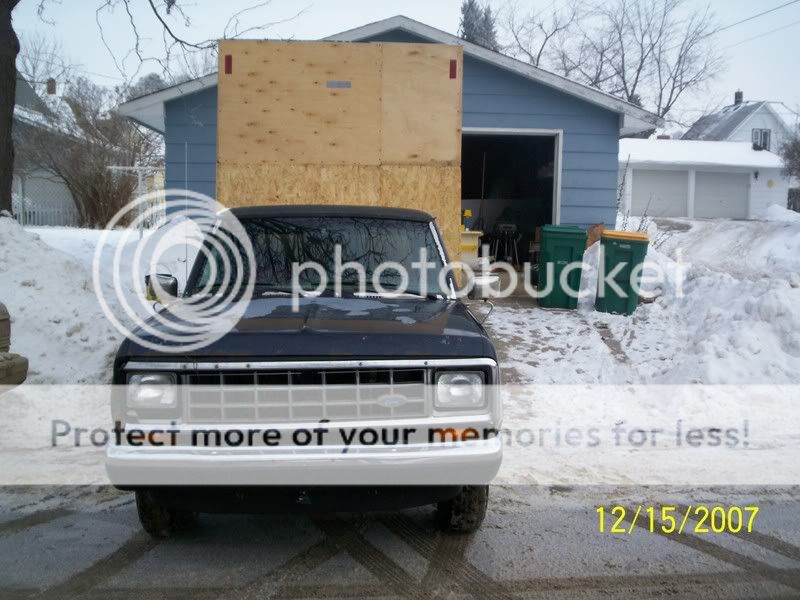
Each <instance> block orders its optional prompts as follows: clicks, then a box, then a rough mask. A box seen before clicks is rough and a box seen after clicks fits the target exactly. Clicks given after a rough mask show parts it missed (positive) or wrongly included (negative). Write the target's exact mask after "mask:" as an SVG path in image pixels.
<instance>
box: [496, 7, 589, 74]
mask: <svg viewBox="0 0 800 600" xmlns="http://www.w3.org/2000/svg"><path fill="white" fill-rule="evenodd" d="M580 14H581V9H580V5H579V4H578V3H571V4H567V5H566V6H564V7H563V8H560V9H557V8H555V7H553V8H552V10H549V9H541V10H538V11H536V10H531V11H530V12H529V13H525V14H523V13H521V12H520V10H519V8H518V7H511V8H510V9H508V10H507V12H506V16H505V18H504V19H503V24H502V27H503V30H504V33H505V34H506V35H507V36H508V37H509V38H510V39H511V43H510V44H509V45H508V46H507V47H506V50H507V51H508V52H509V53H510V54H511V55H512V56H515V57H517V58H521V59H522V60H525V61H527V62H529V63H530V64H532V65H533V66H535V67H538V66H539V65H540V63H542V61H543V59H544V58H545V56H546V53H547V52H549V51H550V50H551V47H553V46H554V45H556V42H558V41H559V40H560V38H562V37H563V36H564V35H565V34H568V33H569V32H570V31H571V29H572V27H573V25H574V24H575V23H576V22H577V21H578V20H579V18H580ZM555 60H558V59H557V57H556V58H555Z"/></svg>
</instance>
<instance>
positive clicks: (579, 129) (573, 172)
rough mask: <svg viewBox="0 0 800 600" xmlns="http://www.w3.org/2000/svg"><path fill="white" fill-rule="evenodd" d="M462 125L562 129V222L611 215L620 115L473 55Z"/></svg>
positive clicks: (605, 219) (607, 219)
mask: <svg viewBox="0 0 800 600" xmlns="http://www.w3.org/2000/svg"><path fill="white" fill-rule="evenodd" d="M463 124H464V127H507V128H525V129H527V128H531V129H561V130H562V131H563V132H564V136H563V149H562V150H563V152H562V163H561V223H563V224H565V225H580V226H583V227H585V226H588V225H591V224H594V223H605V224H606V225H608V226H613V225H614V222H615V221H616V189H617V171H618V169H619V164H618V144H619V141H618V138H619V115H618V114H617V113H615V112H612V111H609V110H606V109H604V108H601V107H599V106H595V105H594V104H590V103H588V102H585V101H584V100H581V99H580V98H576V97H575V96H571V95H569V94H565V93H562V92H560V91H558V90H556V89H553V88H550V87H548V86H544V85H541V84H539V83H536V82H534V81H530V80H528V79H526V78H524V77H521V76H519V75H516V74H514V73H511V72H509V71H505V70H503V69H499V68H498V67H496V66H494V65H490V64H487V63H484V62H482V61H479V60H477V59H475V58H472V57H469V56H468V57H466V58H465V59H464V120H463Z"/></svg>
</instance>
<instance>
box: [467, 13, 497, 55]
mask: <svg viewBox="0 0 800 600" xmlns="http://www.w3.org/2000/svg"><path fill="white" fill-rule="evenodd" d="M458 34H459V36H461V38H462V39H464V40H466V41H468V42H472V43H473V44H478V45H479V46H483V47H484V48H489V49H490V50H495V51H497V50H498V49H499V44H498V43H497V31H496V28H495V16H494V15H493V14H492V9H491V8H490V7H489V6H488V5H487V6H485V7H481V5H480V4H478V0H464V1H463V2H462V3H461V24H460V26H459V31H458Z"/></svg>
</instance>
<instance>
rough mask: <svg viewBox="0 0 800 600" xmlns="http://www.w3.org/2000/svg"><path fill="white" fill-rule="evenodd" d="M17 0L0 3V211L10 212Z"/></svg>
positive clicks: (1, 1) (17, 46)
mask: <svg viewBox="0 0 800 600" xmlns="http://www.w3.org/2000/svg"><path fill="white" fill-rule="evenodd" d="M17 4H19V0H0V211H3V210H7V211H8V212H11V188H12V186H13V182H14V142H13V140H12V138H11V129H12V126H13V123H14V96H15V95H16V91H17V67H16V64H15V63H16V61H17V54H18V53H19V39H17V34H16V33H15V32H14V27H13V25H12V24H11V11H13V10H14V8H15V7H16V6H17Z"/></svg>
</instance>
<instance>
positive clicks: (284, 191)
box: [217, 163, 381, 207]
mask: <svg viewBox="0 0 800 600" xmlns="http://www.w3.org/2000/svg"><path fill="white" fill-rule="evenodd" d="M380 192H381V178H380V170H379V167H377V166H375V165H373V166H363V165H285V164H276V163H262V164H258V165H239V164H225V163H220V164H219V165H218V168H217V199H218V200H219V201H220V202H221V203H222V204H223V205H224V206H228V207H234V206H257V205H272V204H356V205H365V206H376V205H378V204H379V203H380Z"/></svg>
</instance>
